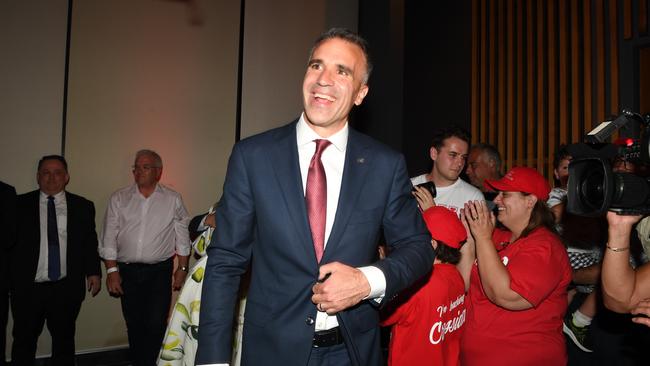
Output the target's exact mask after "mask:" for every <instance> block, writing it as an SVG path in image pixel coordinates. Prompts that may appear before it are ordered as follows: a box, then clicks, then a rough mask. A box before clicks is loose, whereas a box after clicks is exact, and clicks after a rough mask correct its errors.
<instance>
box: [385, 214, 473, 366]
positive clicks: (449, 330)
mask: <svg viewBox="0 0 650 366" xmlns="http://www.w3.org/2000/svg"><path fill="white" fill-rule="evenodd" d="M422 215H423V217H424V221H425V222H426V224H427V228H428V229H429V232H431V237H432V238H433V239H432V240H431V245H432V246H433V248H434V250H435V253H436V258H435V260H434V262H433V264H434V269H433V271H432V272H431V273H430V274H429V275H428V276H425V277H424V278H423V279H421V280H420V281H419V282H418V283H416V284H415V285H413V286H412V287H411V288H410V289H408V290H406V291H404V292H402V293H401V294H400V295H399V297H398V300H397V301H396V305H395V306H391V307H390V309H389V310H388V311H387V312H386V313H385V315H386V317H385V318H384V320H383V321H382V325H383V326H388V325H392V326H393V328H392V330H391V340H390V346H389V351H388V365H389V366H400V365H409V366H412V365H441V366H451V365H458V364H459V351H460V348H459V346H460V336H461V330H462V326H463V323H465V283H464V282H463V278H462V277H461V275H460V273H459V272H458V270H457V269H456V264H457V263H458V261H459V260H460V255H461V254H460V250H459V248H460V246H461V245H462V243H463V242H464V241H465V239H467V232H466V230H465V227H464V226H463V224H462V223H461V222H460V220H459V219H458V216H457V215H456V214H455V213H453V212H452V211H450V210H449V209H447V208H445V207H442V206H433V207H431V208H429V209H428V210H426V211H424V212H423V214H422Z"/></svg>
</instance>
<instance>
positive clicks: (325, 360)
mask: <svg viewBox="0 0 650 366" xmlns="http://www.w3.org/2000/svg"><path fill="white" fill-rule="evenodd" d="M366 49H367V47H366V43H365V41H364V40H363V39H361V38H360V37H359V36H357V35H356V34H354V33H351V32H349V31H347V30H343V29H331V30H330V31H328V32H326V33H324V34H323V35H321V37H320V38H319V39H318V40H317V41H316V43H315V45H314V47H313V48H312V52H311V55H310V58H309V63H308V66H307V71H306V73H305V77H304V81H303V104H304V113H303V114H302V115H301V117H300V118H299V119H298V120H297V121H294V122H292V123H290V124H288V125H286V126H284V127H280V128H277V129H274V130H271V131H268V132H265V133H262V134H260V135H257V136H254V137H251V138H248V139H245V140H243V141H241V142H239V143H237V144H236V145H235V147H234V148H233V151H232V154H231V157H230V162H229V165H228V173H227V175H226V180H225V183H224V187H223V196H222V197H221V200H220V201H219V204H218V206H217V209H216V213H217V218H216V222H217V227H218V228H217V230H216V231H215V234H214V236H213V238H212V243H211V244H210V246H209V247H208V262H207V267H206V271H205V278H204V283H203V292H202V298H201V316H200V323H199V338H198V339H199V345H198V351H197V356H196V364H197V365H222V364H228V363H229V362H230V354H231V348H232V321H233V308H234V306H235V302H236V299H237V290H238V287H239V283H240V277H241V275H242V274H244V273H245V272H246V271H247V269H248V268H249V266H250V270H251V281H250V288H249V291H248V297H247V302H246V313H245V322H244V334H243V348H242V364H243V365H255V366H259V365H301V366H302V365H310V366H311V365H325V364H333V365H359V366H361V365H363V366H366V365H371V366H372V365H380V364H381V354H380V350H379V327H378V312H377V308H378V305H380V304H381V302H382V301H384V300H387V299H390V298H391V297H393V296H394V295H395V294H396V293H397V292H398V291H400V290H401V289H403V288H405V287H407V286H409V285H410V284H411V283H412V282H414V281H415V280H417V279H418V278H419V277H421V276H422V275H424V274H426V273H427V272H428V271H429V270H430V268H431V265H432V263H433V252H432V249H431V245H430V240H431V238H430V236H429V234H428V233H427V230H426V227H425V226H424V223H423V221H422V218H421V215H420V214H419V212H418V209H417V206H416V202H415V200H414V199H413V198H412V196H411V193H410V192H411V184H410V182H409V179H408V176H407V172H406V165H405V162H404V159H403V157H402V156H401V155H400V154H399V153H397V152H395V151H393V150H391V149H390V148H388V147H386V146H384V145H382V144H380V143H378V142H376V141H374V140H372V139H371V138H369V137H367V136H365V135H362V134H360V133H358V132H356V131H354V130H353V129H351V128H350V127H349V126H348V114H349V112H350V110H351V109H352V107H353V106H354V105H359V104H361V102H362V101H363V99H364V97H365V96H366V94H367V93H368V85H367V81H368V77H369V74H370V69H371V66H370V62H369V59H368V55H367V51H366ZM320 140H327V142H325V143H323V141H320ZM322 146H325V147H324V148H322ZM317 148H318V149H319V150H318V151H322V153H321V152H318V153H315V151H316V149H317ZM316 156H320V160H321V162H322V168H318V165H319V164H317V165H314V166H316V168H314V171H317V170H319V169H322V170H324V175H325V177H326V179H323V178H322V175H321V173H318V174H319V176H320V177H321V178H318V179H316V181H317V182H320V183H322V182H323V181H324V180H326V183H325V188H322V189H323V190H324V191H326V199H322V198H319V199H315V200H314V199H313V198H310V197H312V196H311V193H309V192H311V191H313V189H310V184H311V186H312V187H314V183H310V179H311V178H310V175H312V164H314V161H313V159H312V158H315V157H316ZM314 174H316V173H314ZM312 182H313V181H312ZM320 183H319V184H320ZM319 187H320V186H319ZM316 190H320V188H318V189H316ZM323 193H325V192H323ZM323 195H325V194H323ZM323 195H321V196H319V197H322V196H323ZM314 202H318V203H314ZM321 205H322V206H325V207H324V208H323V211H318V210H317V211H318V212H322V213H324V215H315V216H314V215H312V208H311V207H316V206H318V207H320V206H321ZM313 217H316V218H323V217H324V224H323V223H322V222H320V221H319V220H320V219H316V221H319V222H320V223H315V222H316V221H312V219H313ZM381 229H383V231H384V236H385V238H386V241H387V244H388V247H389V249H390V254H389V255H388V256H387V257H386V258H385V259H384V260H378V258H377V244H378V239H379V236H380V235H379V234H380V230H381ZM323 234H324V239H323ZM321 240H322V241H323V242H322V246H319V244H318V243H319V242H321ZM323 247H324V251H323Z"/></svg>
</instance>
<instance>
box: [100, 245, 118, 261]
mask: <svg viewBox="0 0 650 366" xmlns="http://www.w3.org/2000/svg"><path fill="white" fill-rule="evenodd" d="M97 252H98V253H99V257H100V258H102V259H104V260H108V261H114V260H117V250H115V249H113V248H107V247H99V248H97Z"/></svg>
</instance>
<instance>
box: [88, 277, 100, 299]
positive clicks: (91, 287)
mask: <svg viewBox="0 0 650 366" xmlns="http://www.w3.org/2000/svg"><path fill="white" fill-rule="evenodd" d="M86 286H87V287H88V292H90V294H91V295H93V297H95V296H97V293H99V290H101V289H102V280H101V278H100V277H99V276H97V275H95V276H88V277H86Z"/></svg>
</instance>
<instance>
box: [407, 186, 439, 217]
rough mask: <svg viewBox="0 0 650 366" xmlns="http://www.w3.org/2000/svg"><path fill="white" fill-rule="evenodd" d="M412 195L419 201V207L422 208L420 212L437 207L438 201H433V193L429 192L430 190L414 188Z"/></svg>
mask: <svg viewBox="0 0 650 366" xmlns="http://www.w3.org/2000/svg"><path fill="white" fill-rule="evenodd" d="M412 194H413V196H414V197H415V199H416V200H417V201H418V206H420V210H422V212H424V211H426V210H427V209H428V208H431V207H433V206H435V205H436V201H435V200H434V199H433V196H432V195H431V192H429V190H428V189H426V188H424V187H418V186H415V187H413V193H412Z"/></svg>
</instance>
